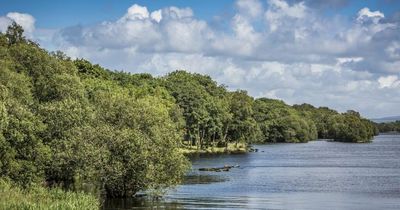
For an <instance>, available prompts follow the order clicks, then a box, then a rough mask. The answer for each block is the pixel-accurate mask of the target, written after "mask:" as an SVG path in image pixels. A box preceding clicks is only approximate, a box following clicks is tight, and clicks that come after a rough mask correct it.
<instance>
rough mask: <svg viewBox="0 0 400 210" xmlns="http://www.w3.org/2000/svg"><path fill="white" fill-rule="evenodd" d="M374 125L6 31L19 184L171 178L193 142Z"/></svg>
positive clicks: (4, 52)
mask: <svg viewBox="0 0 400 210" xmlns="http://www.w3.org/2000/svg"><path fill="white" fill-rule="evenodd" d="M376 133H377V130H376V127H375V126H374V124H373V123H372V122H371V121H369V120H367V119H365V118H363V117H361V116H360V114H359V113H357V112H355V111H348V112H346V113H338V112H337V111H334V110H332V109H329V108H326V107H319V108H316V107H313V106H311V105H309V104H302V105H294V106H289V105H287V104H285V103H284V102H283V101H280V100H273V99H267V98H258V99H254V98H253V97H251V96H249V95H248V94H247V92H246V91H243V90H238V91H228V90H227V88H226V87H225V86H223V85H218V84H217V83H216V82H215V81H213V80H212V79H211V78H210V77H209V76H206V75H200V74H196V73H189V72H186V71H175V72H172V73H169V74H167V75H165V76H163V77H153V76H152V75H150V74H130V73H125V72H116V71H110V70H107V69H104V68H102V67H101V66H99V65H97V64H96V65H94V64H91V63H90V62H89V61H86V60H83V59H77V60H71V59H70V58H69V57H67V56H66V55H65V54H63V53H62V52H55V53H49V52H47V51H46V50H44V49H42V48H40V47H39V46H38V44H36V43H34V42H32V41H30V40H27V39H25V38H24V37H23V29H22V28H21V27H20V26H18V25H16V24H13V25H12V26H10V27H9V28H8V30H7V32H6V33H5V34H0V178H2V177H3V178H8V179H11V180H12V181H13V182H15V183H17V184H18V185H19V186H22V187H28V186H30V185H32V184H33V183H45V184H46V185H56V186H59V185H61V186H64V187H71V186H75V187H76V185H78V184H82V183H85V184H88V183H89V184H92V185H94V186H97V187H98V188H99V189H100V190H102V191H104V192H105V193H106V194H107V196H130V195H132V194H135V193H136V192H138V191H140V190H154V191H155V192H157V191H158V190H162V189H165V188H166V187H168V186H173V185H175V184H177V183H179V181H180V180H181V178H182V176H183V175H184V174H185V172H186V170H187V169H188V166H189V163H188V161H187V159H186V158H185V157H184V156H183V155H182V154H181V152H180V151H179V148H180V147H184V146H185V145H192V146H197V147H198V148H202V147H205V146H210V145H214V146H221V147H223V146H225V145H226V144H227V143H228V142H247V143H252V142H259V143H269V142H307V141H310V140H314V139H317V138H328V139H334V140H337V141H347V142H368V141H370V140H371V138H372V137H373V136H374V135H375V134H376Z"/></svg>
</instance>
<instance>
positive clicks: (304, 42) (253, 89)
mask: <svg viewBox="0 0 400 210" xmlns="http://www.w3.org/2000/svg"><path fill="white" fill-rule="evenodd" d="M296 2H297V3H296ZM307 2H309V1H306V3H303V2H298V1H290V3H288V2H287V1H284V0H268V1H267V2H266V3H265V2H262V1H258V0H252V1H242V0H240V1H237V2H236V3H235V4H234V5H233V6H234V7H233V8H235V9H234V11H233V12H234V13H233V14H230V15H228V16H229V19H226V20H224V22H223V23H222V25H223V27H218V26H216V25H215V23H210V22H207V21H205V20H202V19H198V18H197V17H196V16H195V14H194V13H193V10H192V9H191V8H178V7H174V6H170V7H166V8H159V9H157V10H154V11H149V10H148V8H147V7H145V6H140V5H136V4H135V5H132V6H131V7H129V8H128V9H127V11H126V13H125V14H121V16H120V18H119V19H118V20H117V21H104V22H102V23H93V24H91V25H82V26H71V27H68V28H64V29H61V30H59V31H58V32H57V33H55V32H54V31H51V30H45V29H35V27H34V21H33V24H31V26H32V27H31V29H30V30H33V33H32V34H33V36H34V38H35V39H36V40H39V43H41V45H42V46H46V47H48V46H51V47H50V48H51V49H59V50H63V51H65V52H66V53H67V54H68V55H70V56H73V57H84V58H86V59H89V60H91V61H92V62H95V63H100V64H102V65H104V66H106V67H108V68H111V69H118V70H126V71H130V72H149V73H153V74H155V75H164V74H166V73H167V72H170V71H172V70H176V69H186V70H188V71H192V72H198V73H202V74H208V75H210V76H212V77H213V78H214V79H216V80H217V81H218V82H219V83H223V84H226V85H228V86H229V88H230V89H232V90H235V89H246V90H248V91H249V93H250V94H252V95H253V96H256V97H261V96H267V97H273V98H279V99H283V100H285V101H287V102H288V103H303V102H307V103H311V104H314V105H316V106H329V107H332V108H335V109H339V110H340V111H346V109H356V110H359V111H360V112H361V113H363V114H365V115H367V116H384V115H391V114H398V113H395V112H396V111H397V110H398V105H399V104H400V93H399V91H396V90H398V88H399V87H400V85H399V83H400V82H399V78H398V74H399V73H400V68H399V67H400V60H399V59H400V53H399V52H400V50H399V49H400V44H399V43H400V37H399V36H398V34H400V29H399V27H398V26H399V22H396V21H394V20H391V21H389V20H388V19H386V18H385V15H384V14H383V13H382V12H380V11H370V10H369V9H368V8H364V9H362V10H360V11H359V12H358V13H357V14H354V15H353V19H351V18H347V17H342V16H340V15H338V16H336V15H333V16H323V15H321V13H319V12H318V11H315V9H314V8H312V7H308V6H307V5H309V4H307ZM32 20H34V18H33V17H32ZM9 21H11V18H9V17H6V16H4V17H0V30H1V27H3V25H7V24H9ZM27 22H28V21H25V23H27ZM28 25H29V24H28ZM28 27H29V26H28ZM43 43H45V44H44V45H43ZM49 43H50V44H49ZM378 107H384V109H381V108H378Z"/></svg>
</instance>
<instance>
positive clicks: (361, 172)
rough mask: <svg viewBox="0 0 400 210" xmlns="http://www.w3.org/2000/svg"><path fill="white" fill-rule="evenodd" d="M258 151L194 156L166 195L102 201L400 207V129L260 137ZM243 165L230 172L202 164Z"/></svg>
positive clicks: (128, 205) (162, 205)
mask: <svg viewBox="0 0 400 210" xmlns="http://www.w3.org/2000/svg"><path fill="white" fill-rule="evenodd" d="M256 147H257V148H259V151H264V152H258V153H249V154H241V155H218V156H205V157H193V159H192V164H193V169H192V171H191V172H190V173H189V174H188V177H187V179H186V180H185V182H184V183H183V185H181V186H179V187H177V189H175V190H172V191H170V192H169V193H168V194H167V195H166V196H165V198H164V199H163V200H158V201H153V200H149V199H146V198H141V199H112V200H107V201H105V203H104V209H107V210H108V209H147V208H158V209H360V210H361V209H400V161H399V160H400V136H399V135H398V136H396V135H384V136H378V137H376V138H375V140H374V142H373V143H369V144H348V143H338V142H326V141H314V142H309V143H307V144H272V145H256ZM224 165H240V167H239V168H233V169H231V170H230V171H229V172H207V171H198V168H203V167H221V166H224Z"/></svg>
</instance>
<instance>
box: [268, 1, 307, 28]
mask: <svg viewBox="0 0 400 210" xmlns="http://www.w3.org/2000/svg"><path fill="white" fill-rule="evenodd" d="M268 5H269V8H268V10H267V11H266V13H265V18H266V19H267V21H268V23H269V26H270V30H271V31H276V30H277V29H278V27H279V26H280V25H281V24H282V21H283V20H285V19H286V18H293V19H296V18H297V19H300V18H304V17H305V16H306V14H307V8H306V6H305V5H304V2H300V3H295V4H293V5H292V6H290V5H289V4H288V3H287V2H286V1H284V0H269V1H268Z"/></svg>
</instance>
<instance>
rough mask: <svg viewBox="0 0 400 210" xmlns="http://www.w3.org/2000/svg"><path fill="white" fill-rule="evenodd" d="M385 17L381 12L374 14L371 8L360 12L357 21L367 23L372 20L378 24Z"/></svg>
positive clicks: (365, 8)
mask: <svg viewBox="0 0 400 210" xmlns="http://www.w3.org/2000/svg"><path fill="white" fill-rule="evenodd" d="M384 17H385V15H384V14H383V13H382V12H380V11H374V12H372V11H371V10H369V8H367V7H364V8H362V9H361V10H360V11H358V17H357V21H359V22H365V21H368V20H371V21H372V22H373V23H375V24H377V23H378V22H379V20H380V19H382V18H384Z"/></svg>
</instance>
